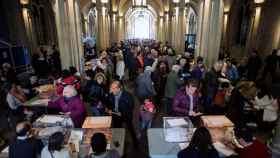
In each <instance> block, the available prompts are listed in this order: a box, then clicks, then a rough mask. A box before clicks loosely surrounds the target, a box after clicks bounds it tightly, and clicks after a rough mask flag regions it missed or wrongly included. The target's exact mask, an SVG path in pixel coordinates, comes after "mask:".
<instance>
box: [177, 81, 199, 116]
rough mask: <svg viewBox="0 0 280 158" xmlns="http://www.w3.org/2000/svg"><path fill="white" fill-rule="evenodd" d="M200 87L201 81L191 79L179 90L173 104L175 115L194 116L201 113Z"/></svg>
mask: <svg viewBox="0 0 280 158" xmlns="http://www.w3.org/2000/svg"><path fill="white" fill-rule="evenodd" d="M198 87H199V82H198V81H197V80H193V79H190V80H189V81H188V83H187V85H186V86H185V87H184V88H182V89H179V90H178V91H177V93H176V96H175V97H174V100H173V105H172V106H173V112H174V115H176V116H193V117H195V116H199V115H201V113H200V112H199V111H198V106H199V97H198V92H197V89H198Z"/></svg>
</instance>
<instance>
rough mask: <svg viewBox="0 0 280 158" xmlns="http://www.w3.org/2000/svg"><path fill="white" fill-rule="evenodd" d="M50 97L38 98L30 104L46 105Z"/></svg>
mask: <svg viewBox="0 0 280 158" xmlns="http://www.w3.org/2000/svg"><path fill="white" fill-rule="evenodd" d="M49 101H50V99H38V100H35V101H34V102H32V103H31V105H47V104H48V102H49Z"/></svg>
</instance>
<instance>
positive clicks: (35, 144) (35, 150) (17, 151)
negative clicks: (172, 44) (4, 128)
mask: <svg viewBox="0 0 280 158" xmlns="http://www.w3.org/2000/svg"><path fill="white" fill-rule="evenodd" d="M30 131H31V125H30V124H29V123H27V122H22V123H19V124H17V127H16V134H17V137H16V139H15V141H13V142H12V143H11V144H10V146H9V158H37V157H38V155H40V154H41V150H42V148H43V143H42V142H41V141H40V140H37V139H35V138H33V137H31V136H30V135H31V134H30V133H31V132H30Z"/></svg>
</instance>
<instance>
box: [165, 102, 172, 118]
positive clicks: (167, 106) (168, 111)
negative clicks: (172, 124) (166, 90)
mask: <svg viewBox="0 0 280 158" xmlns="http://www.w3.org/2000/svg"><path fill="white" fill-rule="evenodd" d="M172 104H173V98H166V100H165V111H166V114H167V115H168V116H171V115H172V111H173V110H172Z"/></svg>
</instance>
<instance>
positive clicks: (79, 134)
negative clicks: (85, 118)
mask: <svg viewBox="0 0 280 158" xmlns="http://www.w3.org/2000/svg"><path fill="white" fill-rule="evenodd" d="M83 135H84V133H83V131H81V130H71V134H70V137H69V141H75V140H77V141H79V142H80V141H82V140H83Z"/></svg>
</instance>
